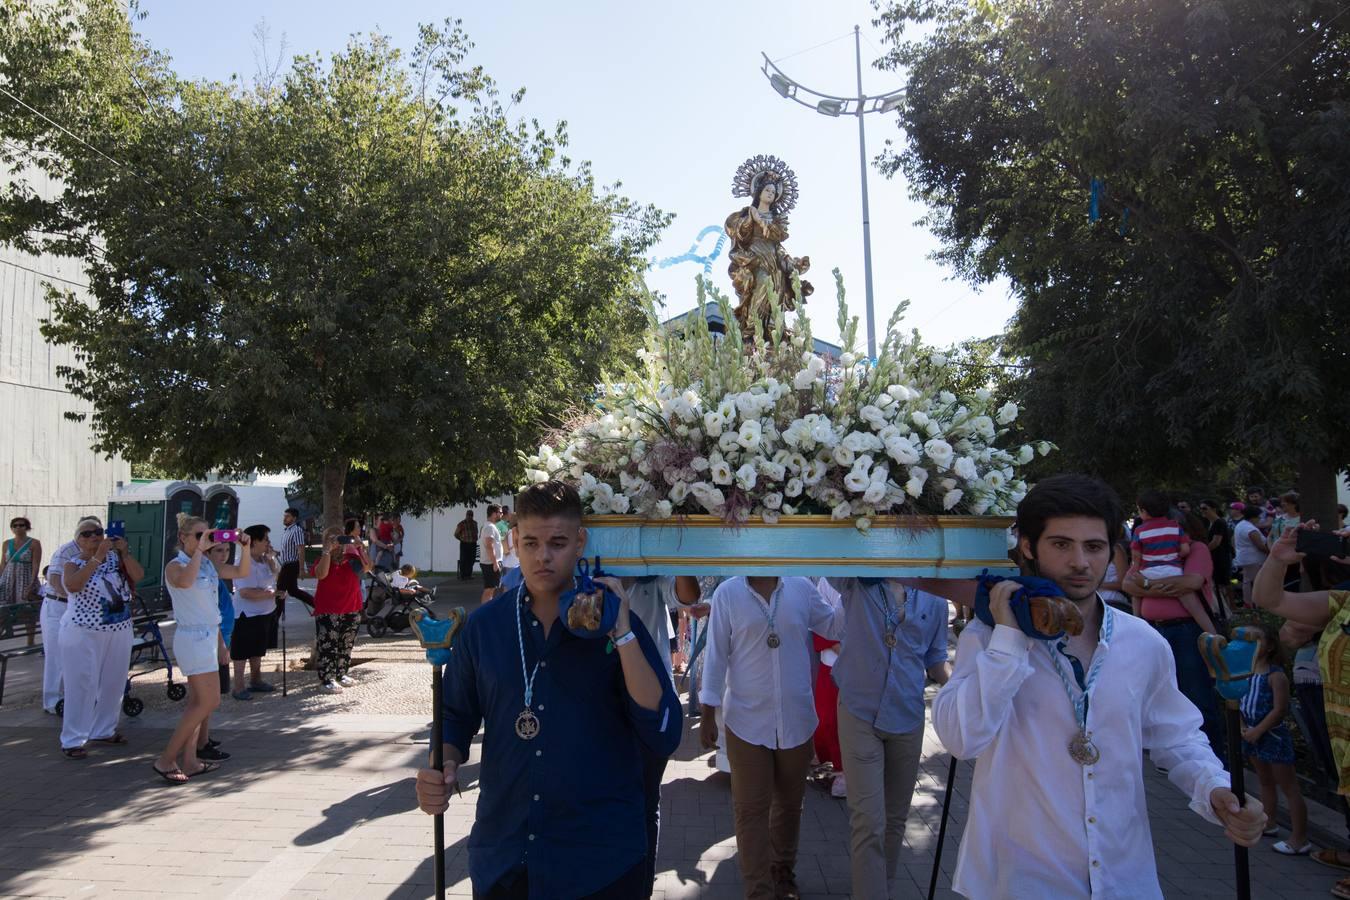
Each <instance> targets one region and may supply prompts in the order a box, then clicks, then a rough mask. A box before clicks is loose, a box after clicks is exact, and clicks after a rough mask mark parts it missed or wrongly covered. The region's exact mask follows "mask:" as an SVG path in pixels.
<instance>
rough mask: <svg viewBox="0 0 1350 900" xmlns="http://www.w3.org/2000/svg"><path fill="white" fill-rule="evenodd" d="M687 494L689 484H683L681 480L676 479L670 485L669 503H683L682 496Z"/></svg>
mask: <svg viewBox="0 0 1350 900" xmlns="http://www.w3.org/2000/svg"><path fill="white" fill-rule="evenodd" d="M687 496H689V485H687V484H685V483H684V482H683V481H677V482H675V483H674V484H672V485H671V486H670V502H671V503H674V504H677V505H678V504H680V503H683V502H684V498H685V497H687Z"/></svg>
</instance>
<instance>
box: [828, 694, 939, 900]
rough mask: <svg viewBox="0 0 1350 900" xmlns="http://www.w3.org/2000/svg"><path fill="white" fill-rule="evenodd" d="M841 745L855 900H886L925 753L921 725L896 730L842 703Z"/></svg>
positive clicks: (840, 707) (840, 718) (898, 859)
mask: <svg viewBox="0 0 1350 900" xmlns="http://www.w3.org/2000/svg"><path fill="white" fill-rule="evenodd" d="M839 748H840V750H841V751H842V753H843V757H844V772H845V773H846V774H847V776H848V817H849V830H850V831H851V833H852V834H851V839H850V842H849V868H850V871H851V873H852V876H853V897H854V898H855V900H885V898H887V897H890V896H891V895H890V893H888V887H887V886H888V884H889V882H890V880H891V879H892V878H894V877H895V870H896V867H897V866H898V865H899V862H900V844H901V842H902V841H903V840H904V838H905V819H906V818H908V816H909V801H910V798H912V797H913V796H914V781H915V778H916V777H917V776H918V772H919V757H920V756H921V755H922V752H923V728H922V727H920V728H918V729H917V730H915V731H911V732H909V733H908V734H892V733H890V732H887V731H880V730H878V729H876V728H873V727H872V725H871V724H870V723H868V722H864V721H863V720H861V719H859V718H858V717H857V716H855V715H853V714H852V713H850V712H849V711H848V707H846V706H844V704H843V701H842V700H841V701H840V703H839Z"/></svg>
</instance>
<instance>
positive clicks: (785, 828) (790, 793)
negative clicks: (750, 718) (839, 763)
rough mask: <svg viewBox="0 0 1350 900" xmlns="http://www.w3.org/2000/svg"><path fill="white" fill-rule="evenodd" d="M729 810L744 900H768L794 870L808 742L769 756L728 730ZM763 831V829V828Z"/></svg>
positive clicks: (767, 750) (768, 751)
mask: <svg viewBox="0 0 1350 900" xmlns="http://www.w3.org/2000/svg"><path fill="white" fill-rule="evenodd" d="M722 731H723V733H724V734H725V735H726V744H727V759H728V760H729V761H730V762H731V805H732V809H733V813H734V817H735V821H736V858H737V860H738V861H739V863H740V866H741V881H742V882H743V883H744V884H745V897H746V900H773V898H774V897H775V896H776V895H777V894H776V891H775V889H774V883H775V881H776V880H777V877H776V876H778V875H779V873H782V872H788V873H791V872H793V870H794V869H795V868H796V865H797V839H798V836H799V835H800V833H801V824H802V797H803V796H804V795H805V794H806V776H807V774H808V773H809V772H810V770H811V742H810V741H807V742H806V743H805V744H802V745H801V746H800V747H791V748H788V749H786V750H774V749H771V748H769V747H761V746H760V745H759V744H750V743H747V742H745V741H743V740H741V739H740V738H738V737H737V736H736V735H735V733H734V732H733V731H732V730H731V729H730V728H723V729H722ZM766 824H767V825H768V827H767V828H766V827H765V825H766Z"/></svg>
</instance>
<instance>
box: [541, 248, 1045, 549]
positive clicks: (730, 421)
mask: <svg viewBox="0 0 1350 900" xmlns="http://www.w3.org/2000/svg"><path fill="white" fill-rule="evenodd" d="M834 274H835V279H836V282H837V284H838V296H839V325H840V332H841V334H842V335H843V344H844V351H843V353H842V354H841V356H840V358H839V359H838V360H837V361H827V360H826V359H824V358H822V357H820V356H818V355H816V354H814V353H813V352H811V348H812V347H813V346H814V343H813V341H812V339H811V328H810V322H809V320H808V319H807V318H806V317H805V315H800V314H799V315H798V317H797V319H796V321H795V323H794V327H793V328H792V329H791V330H790V331H789V330H788V329H787V328H786V327H785V323H784V317H783V313H782V311H781V309H780V308H779V307H778V306H777V304H776V302H775V301H774V299H773V298H770V301H769V302H770V304H771V306H772V314H773V315H772V321H773V326H772V328H771V331H770V333H768V334H764V333H763V332H762V329H761V332H760V333H758V334H755V335H752V336H751V337H750V340H749V341H748V343H747V342H745V341H743V340H742V337H741V335H740V332H739V330H738V329H737V328H736V325H735V321H736V320H735V318H734V317H733V316H732V313H731V309H730V305H729V303H728V302H727V300H726V298H725V297H724V296H722V295H721V294H719V293H718V292H717V291H716V290H715V289H714V288H711V287H709V286H708V285H706V284H705V283H704V282H703V281H702V280H701V279H700V281H699V292H698V298H699V306H698V310H697V312H696V313H695V314H694V315H692V316H690V317H689V320H688V322H687V323H685V325H684V327H683V328H682V329H672V328H662V327H660V326H659V325H658V324H657V323H656V320H655V317H654V316H653V317H652V327H651V328H649V330H648V333H647V336H646V341H645V347H644V348H643V349H642V350H640V351H639V352H638V354H637V356H638V358H637V360H636V361H635V363H634V364H631V365H625V366H622V367H620V368H619V369H618V370H617V371H615V372H613V373H612V374H611V375H610V376H608V377H607V378H606V380H605V382H604V384H603V385H602V386H601V387H600V391H599V397H598V398H597V400H596V403H595V407H594V409H593V410H592V411H590V412H589V413H587V414H585V415H583V416H581V417H579V419H578V421H577V422H576V423H575V424H574V425H573V426H572V427H570V428H568V429H565V430H562V431H560V432H559V433H558V434H557V435H555V436H554V440H553V441H552V442H551V444H545V445H544V446H541V447H540V448H539V452H538V453H537V454H535V455H533V456H528V457H526V459H525V466H526V477H527V479H528V480H530V481H536V482H537V481H546V480H548V479H550V478H562V479H564V480H569V481H571V482H573V483H574V484H576V486H577V487H578V489H579V492H580V494H581V497H582V500H583V502H584V503H585V504H586V507H587V510H588V511H589V512H591V513H595V514H616V513H617V514H634V515H637V516H642V517H648V518H657V519H667V518H671V517H677V516H682V515H690V514H696V513H709V514H712V515H715V516H721V517H722V518H723V519H724V520H725V521H726V522H727V523H728V524H730V525H735V524H738V523H743V522H747V521H749V520H750V518H751V517H752V516H754V517H758V518H759V519H761V520H762V521H764V522H768V523H773V522H777V521H778V520H779V518H780V517H782V516H793V515H801V514H808V513H817V514H819V513H828V514H829V515H831V516H832V517H833V518H835V519H840V520H843V519H853V520H854V521H855V524H856V525H857V527H858V528H859V530H862V531H866V530H867V529H868V528H869V527H870V526H871V521H872V518H873V517H876V516H883V515H931V514H938V513H943V514H963V513H968V514H973V515H982V514H991V515H996V514H1008V513H1010V512H1011V511H1012V510H1013V509H1014V508H1015V507H1016V505H1017V503H1018V501H1020V500H1021V499H1022V497H1023V496H1024V495H1025V493H1026V490H1027V488H1026V483H1025V482H1024V481H1023V480H1021V479H1020V478H1019V477H1018V474H1017V473H1018V469H1019V468H1020V467H1022V466H1023V465H1025V464H1026V463H1028V462H1030V461H1031V460H1032V458H1033V457H1034V456H1035V455H1036V453H1037V452H1039V453H1040V454H1041V455H1045V454H1047V453H1049V452H1050V450H1051V449H1053V447H1052V445H1051V444H1049V443H1047V442H1040V443H1039V444H1038V445H1037V446H1035V447H1033V446H1032V445H1029V444H1022V445H1020V446H1016V447H1011V448H1003V447H1000V446H999V444H1000V441H1001V440H1005V439H1006V437H1007V434H1008V426H1009V425H1011V424H1012V423H1013V421H1014V420H1015V419H1016V418H1017V413H1018V410H1017V406H1016V405H1015V404H1013V403H1011V402H1007V403H1004V404H1002V405H1001V406H998V407H997V408H995V403H994V401H993V399H992V397H991V394H990V392H989V391H988V390H987V389H983V388H981V389H976V390H975V391H973V393H970V395H969V396H958V395H957V393H956V392H955V391H954V390H953V388H954V387H955V386H956V384H957V381H958V378H957V375H958V372H957V371H956V370H955V369H954V368H953V367H952V366H951V365H950V364H949V360H948V358H947V356H946V355H944V354H943V353H940V352H937V351H935V350H933V349H931V348H928V347H925V346H924V345H923V344H922V342H921V341H920V339H919V336H918V333H917V332H912V333H911V334H910V335H909V336H908V337H906V336H903V335H902V334H901V333H900V331H899V329H898V325H899V322H900V320H901V317H902V316H903V313H904V311H905V307H906V306H907V304H902V305H901V306H900V308H899V309H897V310H896V313H895V315H894V316H893V317H892V318H891V321H890V323H889V324H888V326H887V329H886V336H885V341H884V343H883V346H882V347H881V349H880V353H879V355H878V357H877V359H876V360H875V362H872V363H871V364H870V365H869V364H868V362H867V361H866V360H865V359H862V358H860V357H859V354H858V352H857V350H856V343H857V329H858V321H857V319H856V317H855V318H850V317H849V315H848V307H847V304H846V303H845V301H844V288H843V282H842V280H841V279H840V278H839V272H838V270H836V271H835V273H834ZM794 287H795V285H794ZM709 292H711V294H712V296H713V299H714V300H715V302H716V303H717V304H718V306H719V308H720V311H721V314H722V319H723V321H725V322H727V323H729V326H730V327H729V328H728V330H727V333H726V334H725V335H717V334H713V333H711V332H710V331H709V328H708V323H707V320H706V317H705V315H704V310H705V304H706V302H707V295H708V293H709ZM802 306H803V304H800V303H799V304H798V309H801V308H802Z"/></svg>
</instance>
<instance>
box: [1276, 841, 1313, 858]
mask: <svg viewBox="0 0 1350 900" xmlns="http://www.w3.org/2000/svg"><path fill="white" fill-rule="evenodd" d="M1270 849H1272V850H1274V851H1275V852H1276V853H1278V854H1280V855H1281V856H1307V855H1308V854H1309V853H1312V842H1311V841H1309V842H1308V843H1306V844H1304V845H1303V846H1302V847H1295V846H1294V845H1292V844H1290V843H1289V842H1288V841H1280V842H1279V843H1277V844H1275V845H1274V846H1272V847H1271V848H1270Z"/></svg>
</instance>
